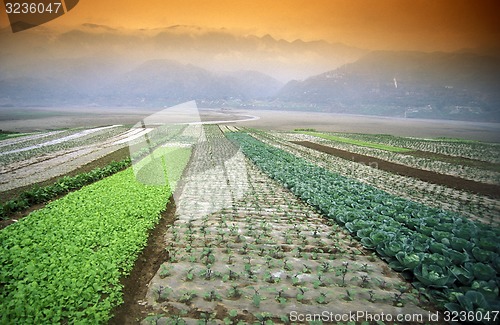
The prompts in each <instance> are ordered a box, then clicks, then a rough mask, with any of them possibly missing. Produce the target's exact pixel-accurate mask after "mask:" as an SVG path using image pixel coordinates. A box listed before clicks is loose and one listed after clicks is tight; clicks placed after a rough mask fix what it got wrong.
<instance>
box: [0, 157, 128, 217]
mask: <svg viewBox="0 0 500 325" xmlns="http://www.w3.org/2000/svg"><path fill="white" fill-rule="evenodd" d="M129 166H130V159H124V160H122V161H119V162H115V161H114V162H112V163H110V164H108V165H107V166H104V167H97V168H94V169H93V170H91V171H90V172H87V173H81V174H78V175H76V176H63V177H61V178H60V179H58V180H57V181H56V182H55V183H54V184H52V185H48V186H44V187H40V186H36V185H35V186H33V187H32V188H31V189H29V190H26V191H24V192H22V193H21V194H20V195H19V196H18V197H17V198H14V199H11V200H9V201H6V202H4V203H3V204H0V219H5V218H7V217H9V216H10V215H11V214H13V213H15V212H18V211H22V210H25V209H27V208H29V207H30V206H32V205H35V204H39V203H45V202H48V201H50V200H52V199H54V198H55V197H58V196H60V195H63V194H66V193H68V192H71V191H74V190H77V189H79V188H82V187H83V186H85V185H88V184H91V183H94V182H97V181H98V180H101V179H103V178H105V177H108V176H110V175H113V174H115V173H117V172H119V171H121V170H123V169H125V168H127V167H129Z"/></svg>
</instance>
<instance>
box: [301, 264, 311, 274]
mask: <svg viewBox="0 0 500 325" xmlns="http://www.w3.org/2000/svg"><path fill="white" fill-rule="evenodd" d="M303 266H304V267H303V268H302V273H311V267H310V266H309V265H307V264H303Z"/></svg>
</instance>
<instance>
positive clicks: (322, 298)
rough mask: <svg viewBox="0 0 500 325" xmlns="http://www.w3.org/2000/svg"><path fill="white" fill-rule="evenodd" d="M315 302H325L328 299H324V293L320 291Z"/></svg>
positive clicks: (323, 303)
mask: <svg viewBox="0 0 500 325" xmlns="http://www.w3.org/2000/svg"><path fill="white" fill-rule="evenodd" d="M316 302H317V303H318V304H322V305H325V304H327V303H328V300H327V299H326V293H324V292H320V294H319V296H318V297H317V298H316Z"/></svg>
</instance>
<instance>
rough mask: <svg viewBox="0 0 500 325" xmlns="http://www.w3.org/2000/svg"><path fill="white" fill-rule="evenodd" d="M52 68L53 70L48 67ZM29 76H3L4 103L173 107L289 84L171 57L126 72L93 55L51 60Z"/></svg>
mask: <svg viewBox="0 0 500 325" xmlns="http://www.w3.org/2000/svg"><path fill="white" fill-rule="evenodd" d="M47 68H49V69H47ZM26 70H27V71H30V73H29V74H26V75H29V76H21V77H18V76H9V75H3V76H5V77H3V78H2V75H0V105H88V104H98V105H102V106H116V105H119V106H120V105H139V106H141V105H143V106H151V105H170V104H176V103H178V102H182V101H188V100H193V99H195V100H200V101H208V102H211V101H217V100H240V101H246V100H254V99H266V98H268V97H270V96H272V95H274V94H275V93H276V92H277V91H278V90H279V89H280V88H281V87H282V86H283V84H282V83H280V82H279V81H277V80H276V79H274V78H272V77H270V76H267V75H265V74H263V73H260V72H256V71H238V72H232V73H224V74H221V73H214V72H210V71H208V70H205V69H202V68H199V67H196V66H193V65H191V64H181V63H179V62H175V61H171V60H150V61H147V62H144V63H142V64H140V65H139V66H137V67H135V68H132V69H131V70H129V71H123V69H122V68H120V65H119V64H117V63H113V62H103V61H97V63H96V62H95V60H93V59H78V60H77V59H65V60H60V61H54V62H47V63H46V64H45V65H44V69H42V70H40V69H38V68H36V67H32V68H31V69H30V68H29V67H28V68H26Z"/></svg>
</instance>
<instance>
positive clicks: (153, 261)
mask: <svg viewBox="0 0 500 325" xmlns="http://www.w3.org/2000/svg"><path fill="white" fill-rule="evenodd" d="M175 211H176V207H175V202H174V200H172V198H170V202H169V203H168V205H167V210H166V211H165V212H163V213H162V218H161V219H160V222H159V224H158V225H157V226H156V227H155V228H154V229H153V230H152V231H151V233H150V234H149V238H148V243H147V245H146V247H145V248H144V250H143V251H142V252H141V254H140V255H139V257H138V258H137V260H136V262H135V265H134V268H133V269H132V271H131V272H130V274H129V275H128V276H127V277H124V278H123V279H122V280H121V283H122V284H123V304H121V305H120V306H118V307H116V309H115V310H114V311H113V318H111V320H110V321H109V324H110V325H114V324H116V325H129V324H139V323H140V322H141V320H143V319H144V318H145V317H146V316H147V315H148V313H150V312H152V311H153V310H152V309H151V308H148V307H147V306H146V304H141V299H144V297H145V296H146V293H147V291H148V283H149V281H151V279H152V278H153V277H154V275H155V274H156V271H157V270H158V269H159V268H160V265H161V264H163V263H164V262H165V261H167V260H168V253H167V251H166V250H165V232H167V230H168V228H170V226H171V225H172V224H173V223H174V221H175V219H176V215H175Z"/></svg>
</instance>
